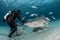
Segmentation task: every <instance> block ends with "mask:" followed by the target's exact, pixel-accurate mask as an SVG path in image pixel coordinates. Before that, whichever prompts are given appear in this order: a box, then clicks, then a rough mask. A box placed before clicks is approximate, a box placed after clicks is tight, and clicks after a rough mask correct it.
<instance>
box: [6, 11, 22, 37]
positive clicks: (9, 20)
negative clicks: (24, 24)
mask: <svg viewBox="0 0 60 40" xmlns="http://www.w3.org/2000/svg"><path fill="white" fill-rule="evenodd" d="M20 13H21V11H20V10H18V11H11V13H10V15H8V16H7V17H6V19H7V20H6V21H7V24H8V25H9V27H10V31H11V33H10V34H9V35H8V37H10V38H11V36H12V35H13V33H14V32H15V31H17V27H16V25H15V21H14V20H15V19H16V18H18V19H19V21H21V17H20V16H19V15H20Z"/></svg>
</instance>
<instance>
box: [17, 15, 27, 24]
mask: <svg viewBox="0 0 60 40" xmlns="http://www.w3.org/2000/svg"><path fill="white" fill-rule="evenodd" d="M17 18H18V19H19V21H20V22H21V23H23V24H24V23H25V22H26V21H25V20H22V18H21V17H20V16H18V17H17Z"/></svg>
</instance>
